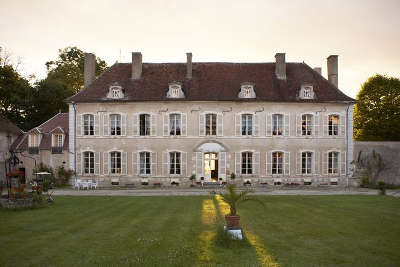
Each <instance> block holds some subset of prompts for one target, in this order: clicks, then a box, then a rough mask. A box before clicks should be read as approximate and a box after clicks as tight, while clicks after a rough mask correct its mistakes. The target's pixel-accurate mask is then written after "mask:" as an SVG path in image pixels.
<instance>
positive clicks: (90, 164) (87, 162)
mask: <svg viewBox="0 0 400 267" xmlns="http://www.w3.org/2000/svg"><path fill="white" fill-rule="evenodd" d="M83 166H84V173H85V174H94V153H93V152H91V151H86V152H83Z"/></svg>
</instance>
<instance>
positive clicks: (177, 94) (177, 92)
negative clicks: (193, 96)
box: [167, 83, 185, 98]
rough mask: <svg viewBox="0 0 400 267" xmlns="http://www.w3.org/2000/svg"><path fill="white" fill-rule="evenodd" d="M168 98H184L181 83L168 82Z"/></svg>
mask: <svg viewBox="0 0 400 267" xmlns="http://www.w3.org/2000/svg"><path fill="white" fill-rule="evenodd" d="M167 97H168V98H184V97H185V94H184V93H183V91H182V85H181V84H180V83H170V84H169V88H168V92H167Z"/></svg>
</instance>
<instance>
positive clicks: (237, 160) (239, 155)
mask: <svg viewBox="0 0 400 267" xmlns="http://www.w3.org/2000/svg"><path fill="white" fill-rule="evenodd" d="M241 158H242V153H240V152H235V174H236V175H240V174H242V171H241V166H240V163H241V162H242V159H241Z"/></svg>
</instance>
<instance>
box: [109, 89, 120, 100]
mask: <svg viewBox="0 0 400 267" xmlns="http://www.w3.org/2000/svg"><path fill="white" fill-rule="evenodd" d="M111 94H112V98H121V89H119V88H113V89H112V90H111Z"/></svg>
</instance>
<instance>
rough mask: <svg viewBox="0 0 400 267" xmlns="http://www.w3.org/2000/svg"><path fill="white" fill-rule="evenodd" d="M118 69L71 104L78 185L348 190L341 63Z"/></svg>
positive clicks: (347, 107) (89, 68)
mask: <svg viewBox="0 0 400 267" xmlns="http://www.w3.org/2000/svg"><path fill="white" fill-rule="evenodd" d="M275 58H276V62H273V63H193V62H192V54H191V53H188V54H187V62H186V63H142V55H141V53H137V52H136V53H132V63H116V64H114V65H113V66H111V67H110V68H109V69H108V70H106V71H105V72H104V73H103V74H102V75H101V76H100V77H99V78H97V79H94V77H95V75H94V71H95V56H94V55H93V54H86V55H85V88H84V89H82V90H81V91H80V92H79V93H78V94H76V95H74V96H72V97H70V98H69V99H67V102H68V104H69V130H70V133H71V134H70V137H69V151H70V152H71V153H70V154H69V156H70V158H69V164H70V169H72V170H75V171H76V176H77V178H83V179H85V178H95V179H99V181H100V183H101V184H102V185H110V184H111V183H112V182H114V183H115V182H118V183H120V184H131V183H135V184H139V183H141V182H148V183H161V184H164V185H168V184H171V183H179V184H184V185H188V184H189V183H190V180H189V177H191V176H192V175H194V176H195V179H196V181H204V182H223V181H226V180H229V179H230V178H231V176H233V174H234V175H235V177H236V179H235V181H238V182H240V183H241V182H246V181H248V182H251V183H269V184H274V183H285V182H297V183H306V184H307V183H308V184H309V183H312V184H321V183H345V182H346V177H348V175H349V174H350V162H351V161H352V157H353V156H352V155H353V137H352V132H353V114H352V112H353V105H354V103H355V100H354V99H352V98H350V97H348V96H346V95H345V94H343V93H342V92H341V91H340V90H339V89H338V56H336V55H332V56H329V57H328V60H327V64H328V79H325V78H324V77H322V76H321V69H320V68H316V69H312V68H310V67H309V66H308V65H306V64H305V63H287V62H286V61H285V54H283V53H278V54H276V56H275Z"/></svg>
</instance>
